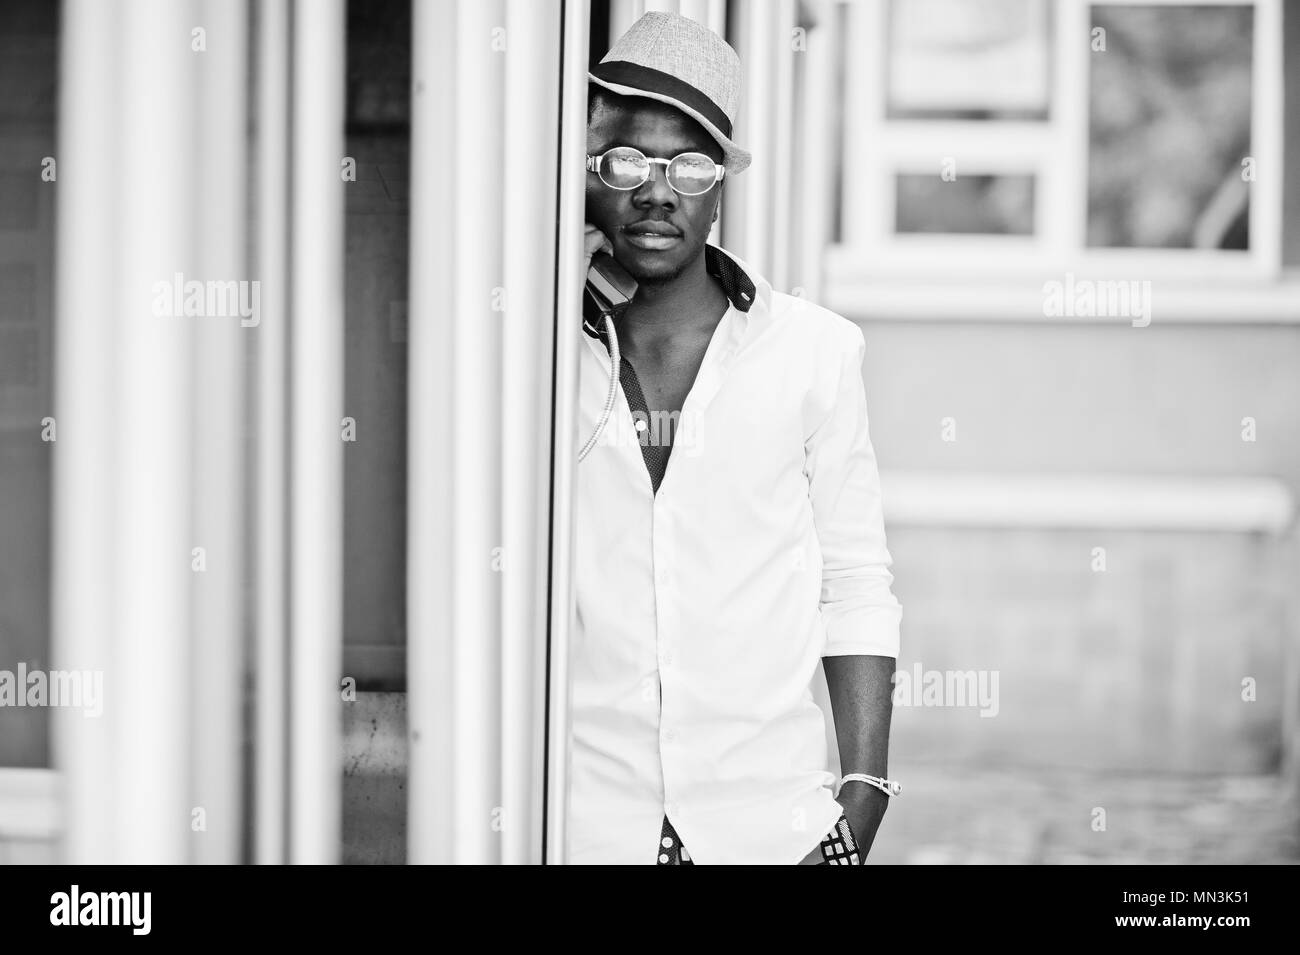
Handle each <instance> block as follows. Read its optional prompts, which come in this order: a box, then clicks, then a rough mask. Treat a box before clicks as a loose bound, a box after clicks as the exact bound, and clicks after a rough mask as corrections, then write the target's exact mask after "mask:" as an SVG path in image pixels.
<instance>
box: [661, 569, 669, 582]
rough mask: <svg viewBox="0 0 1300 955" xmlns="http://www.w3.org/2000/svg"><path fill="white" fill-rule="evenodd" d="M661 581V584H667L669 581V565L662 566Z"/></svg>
mask: <svg viewBox="0 0 1300 955" xmlns="http://www.w3.org/2000/svg"><path fill="white" fill-rule="evenodd" d="M659 583H661V584H666V583H668V568H667V567H660V568H659Z"/></svg>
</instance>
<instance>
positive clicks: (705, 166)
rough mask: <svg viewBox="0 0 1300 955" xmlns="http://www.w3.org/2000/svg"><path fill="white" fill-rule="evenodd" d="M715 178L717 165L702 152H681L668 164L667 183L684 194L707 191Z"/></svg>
mask: <svg viewBox="0 0 1300 955" xmlns="http://www.w3.org/2000/svg"><path fill="white" fill-rule="evenodd" d="M717 179H718V174H717V167H716V166H715V165H714V162H713V160H712V159H710V158H709V157H708V156H706V155H704V153H682V154H681V155H680V156H678V157H676V158H675V159H674V160H673V161H672V162H671V163H669V164H668V184H669V185H670V186H672V187H673V188H674V189H676V190H677V191H678V192H680V193H681V194H682V195H685V196H698V195H700V194H702V193H705V192H708V191H709V190H710V189H712V188H713V184H714V183H715V182H716V181H717Z"/></svg>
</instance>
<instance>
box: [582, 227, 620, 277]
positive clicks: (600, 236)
mask: <svg viewBox="0 0 1300 955" xmlns="http://www.w3.org/2000/svg"><path fill="white" fill-rule="evenodd" d="M602 250H603V251H605V252H608V253H610V254H611V255H613V254H614V246H613V244H612V243H611V242H610V241H609V236H607V235H605V233H603V232H601V231H600V230H599V229H598V228H596V227H595V226H594V225H592V224H591V223H590V222H588V223H587V224H586V228H585V230H584V232H583V236H582V251H583V255H584V256H585V258H584V259H583V263H582V280H583V281H584V282H585V281H586V280H587V271H588V270H589V269H590V268H591V257H592V256H593V255H595V254H596V253H597V252H600V251H602Z"/></svg>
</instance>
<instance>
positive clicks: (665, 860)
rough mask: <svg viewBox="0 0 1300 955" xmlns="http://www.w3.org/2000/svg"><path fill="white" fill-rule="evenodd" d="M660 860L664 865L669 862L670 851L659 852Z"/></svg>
mask: <svg viewBox="0 0 1300 955" xmlns="http://www.w3.org/2000/svg"><path fill="white" fill-rule="evenodd" d="M659 861H660V862H662V863H663V864H664V865H667V864H668V853H666V852H661V853H659Z"/></svg>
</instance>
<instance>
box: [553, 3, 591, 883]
mask: <svg viewBox="0 0 1300 955" xmlns="http://www.w3.org/2000/svg"><path fill="white" fill-rule="evenodd" d="M589 16H590V12H589V9H588V4H587V2H586V0H580V2H566V3H565V5H564V23H563V54H562V57H563V59H562V73H561V81H560V107H561V108H560V157H561V160H562V164H561V166H560V171H559V192H560V195H559V229H558V237H559V248H558V249H557V250H556V259H557V263H556V264H557V266H558V268H557V270H556V274H557V276H558V282H559V284H558V286H557V289H556V296H555V301H556V323H557V324H556V331H555V412H554V413H555V425H554V435H555V438H554V441H555V447H554V455H553V458H554V462H555V463H554V491H553V498H552V500H553V501H554V504H553V513H552V519H551V595H550V599H551V604H550V619H549V624H550V641H549V653H550V668H549V673H548V677H549V680H548V686H549V688H550V689H549V693H548V706H547V720H546V733H547V742H546V750H547V764H546V843H545V844H546V856H545V861H546V862H547V863H556V864H563V863H565V862H567V861H568V853H567V850H566V841H567V833H568V814H569V765H570V751H571V747H570V729H571V721H570V716H569V713H570V696H571V694H570V687H569V635H570V633H571V632H572V630H573V627H574V624H575V623H576V622H577V602H576V598H575V594H574V590H573V535H574V527H575V523H574V519H575V514H576V511H575V493H576V492H575V485H576V475H575V468H576V467H577V466H578V464H577V458H578V442H579V440H580V439H579V436H578V428H577V421H578V356H579V355H580V354H581V352H580V351H579V349H581V348H585V347H587V346H586V344H585V343H584V342H583V341H582V334H583V332H582V329H581V325H580V320H581V319H580V316H581V315H582V285H581V282H580V281H579V280H576V279H574V278H572V276H575V275H578V276H579V278H580V273H581V271H582V261H583V257H582V252H583V250H582V230H583V222H584V220H585V218H586V217H585V215H584V214H583V213H584V209H583V203H584V196H585V195H586V189H587V174H586V171H585V170H584V169H583V166H582V164H581V159H582V157H584V156H585V155H586V152H587V54H588V42H587V40H588V35H589V31H588V29H587V23H588V18H589ZM585 437H586V436H585V435H584V436H583V438H582V440H585Z"/></svg>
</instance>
